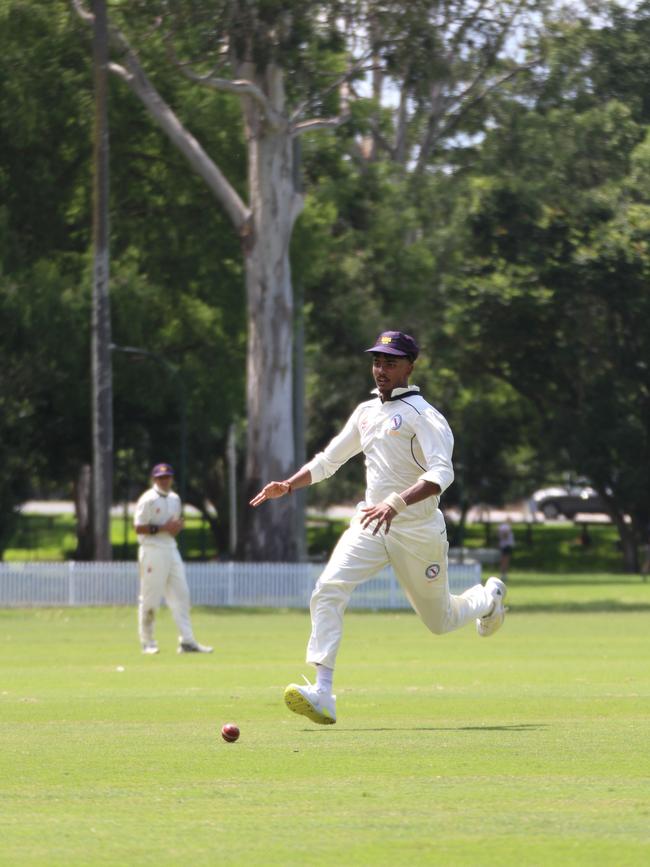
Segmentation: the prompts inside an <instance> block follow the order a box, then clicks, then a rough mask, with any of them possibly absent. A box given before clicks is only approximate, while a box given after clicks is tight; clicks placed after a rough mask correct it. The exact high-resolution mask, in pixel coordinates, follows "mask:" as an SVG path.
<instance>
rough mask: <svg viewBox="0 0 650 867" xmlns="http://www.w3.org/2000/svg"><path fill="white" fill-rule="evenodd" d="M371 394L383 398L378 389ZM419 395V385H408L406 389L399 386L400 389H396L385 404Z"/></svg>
mask: <svg viewBox="0 0 650 867" xmlns="http://www.w3.org/2000/svg"><path fill="white" fill-rule="evenodd" d="M370 393H371V394H376V395H377V396H378V397H381V392H380V391H379V389H378V388H373V390H372V391H371V392H370ZM419 393H420V389H419V387H418V386H417V385H407V386H406V388H405V387H404V386H399V388H394V389H393V390H392V391H391V393H390V397H387V398H386V400H384V403H386V401H388V400H399V399H400V398H402V397H409V396H410V395H412V394H419Z"/></svg>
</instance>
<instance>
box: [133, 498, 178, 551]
mask: <svg viewBox="0 0 650 867" xmlns="http://www.w3.org/2000/svg"><path fill="white" fill-rule="evenodd" d="M180 516H181V498H180V497H179V496H178V494H177V493H176V492H175V491H170V492H169V493H168V494H163V493H161V492H160V491H159V490H158V488H156V486H155V485H154V486H153V488H149V490H148V491H145V492H144V494H143V495H142V496H141V497H140V499H139V500H138V502H137V503H136V507H135V514H134V516H133V524H134V526H136V527H137V526H139V525H142V524H156V525H157V526H158V527H162V525H163V524H166V523H167V521H169V519H170V518H180ZM138 542H139V543H140V544H141V545H146V546H147V547H152V548H176V547H177V546H176V538H175V537H174V536H172V535H170V534H169V533H156V535H155V536H150V535H146V536H145V535H144V534H143V535H141V536H138Z"/></svg>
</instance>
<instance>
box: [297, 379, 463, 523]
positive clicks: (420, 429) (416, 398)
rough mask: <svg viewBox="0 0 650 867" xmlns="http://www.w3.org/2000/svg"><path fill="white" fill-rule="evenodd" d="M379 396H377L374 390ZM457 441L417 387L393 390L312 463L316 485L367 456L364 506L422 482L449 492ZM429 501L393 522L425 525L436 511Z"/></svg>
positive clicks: (362, 411) (357, 413) (361, 411)
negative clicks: (360, 455) (414, 521)
mask: <svg viewBox="0 0 650 867" xmlns="http://www.w3.org/2000/svg"><path fill="white" fill-rule="evenodd" d="M374 393H375V394H378V392H377V391H376V390H375V392H374ZM453 449H454V437H453V434H452V432H451V428H450V427H449V425H448V424H447V421H446V419H445V418H444V416H443V415H442V414H441V413H439V412H438V410H437V409H435V408H434V407H432V406H431V404H429V403H427V402H426V400H424V398H423V397H422V396H421V395H420V390H419V388H417V386H409V387H408V388H395V389H393V393H392V396H391V399H390V400H386V401H385V402H384V403H382V402H381V400H380V398H379V397H376V398H374V399H373V400H368V401H365V402H364V403H361V404H359V406H358V407H357V408H356V409H355V410H354V412H353V413H352V415H351V416H350V418H349V419H348V421H347V423H346V425H345V427H344V428H343V430H342V431H341V433H340V434H338V435H337V436H335V437H334V439H333V440H332V441H331V442H330V443H329V444H328V445H327V446H326V448H325V449H324V450H323V451H322V452H319V453H318V454H317V455H316V456H315V457H314V458H313V459H312V460H311V461H310V462H309V463H308V464H307V468H308V469H309V471H310V473H311V478H312V483H314V484H315V483H316V482H320V481H322V480H323V479H326V478H328V477H329V476H331V475H333V474H334V473H335V472H336V471H337V470H338V469H339V467H341V466H342V465H343V464H344V463H345V462H346V461H348V460H349V459H350V458H351V457H353V456H354V455H356V454H358V453H359V452H361V451H362V452H363V453H364V455H365V463H366V494H365V503H366V505H368V506H376V505H377V503H381V502H382V501H383V500H384V499H385V497H386V496H387V495H388V494H390V493H391V492H392V491H396V492H397V493H398V494H399V493H401V492H402V491H404V490H406V489H407V488H410V487H411V485H414V484H415V482H417V481H418V480H419V479H423V480H425V481H428V482H435V483H437V484H438V485H440V490H441V491H444V490H446V489H447V488H448V487H449V485H450V484H451V483H452V482H453V480H454V470H453V467H452V463H451V456H452V452H453ZM439 499H440V498H439V497H428V498H427V499H426V500H422V501H421V502H419V503H415V504H413V505H411V506H409V507H408V508H407V509H405V510H404V511H403V512H401V513H400V514H399V515H397V516H396V517H395V519H394V520H395V521H400V522H401V521H403V520H412V519H417V520H421V519H423V518H426V517H428V516H430V515H431V514H432V513H433V512H434V511H435V510H436V509H437V508H438V503H439Z"/></svg>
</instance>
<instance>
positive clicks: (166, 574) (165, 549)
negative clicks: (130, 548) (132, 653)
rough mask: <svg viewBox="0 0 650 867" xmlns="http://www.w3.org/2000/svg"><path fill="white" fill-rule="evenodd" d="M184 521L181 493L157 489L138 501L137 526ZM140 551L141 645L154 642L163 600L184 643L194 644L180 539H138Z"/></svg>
mask: <svg viewBox="0 0 650 867" xmlns="http://www.w3.org/2000/svg"><path fill="white" fill-rule="evenodd" d="M180 517H181V500H180V497H179V496H178V494H177V493H175V492H174V491H169V493H164V492H163V491H161V490H159V489H158V488H157V487H156V486H155V485H154V486H153V487H152V488H150V489H149V490H148V491H145V492H144V494H143V495H142V496H141V497H140V499H139V500H138V502H137V504H136V507H135V514H134V517H133V523H134V526H136V527H137V526H139V525H140V526H141V525H143V524H156V525H157V526H159V527H161V526H162V525H163V524H165V523H167V521H169V519H170V518H180ZM138 542H139V543H140V548H139V550H138V562H139V564H140V596H139V605H138V625H139V630H140V641H141V642H142V644H143V645H144V644H148V643H150V642H153V640H154V623H155V619H156V613H157V611H158V609H159V608H160V603H161V602H162V598H163V596H164V597H165V600H166V602H167V605H168V606H169V609H170V611H171V613H172V616H173V618H174V620H175V622H176V626H177V627H178V631H179V632H180V640H181V641H183V642H190V643H191V642H194V635H193V632H192V624H191V620H190V591H189V588H188V586H187V580H186V578H185V566H184V565H183V560H182V558H181V555H180V553H179V551H178V545H177V544H176V538H175V537H174V536H172V535H171V534H170V533H156V534H155V535H153V536H151V535H144V534H142V535H138Z"/></svg>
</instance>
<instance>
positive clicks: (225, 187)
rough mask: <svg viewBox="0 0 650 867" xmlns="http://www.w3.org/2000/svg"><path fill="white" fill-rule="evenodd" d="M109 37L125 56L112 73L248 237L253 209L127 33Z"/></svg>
mask: <svg viewBox="0 0 650 867" xmlns="http://www.w3.org/2000/svg"><path fill="white" fill-rule="evenodd" d="M72 5H73V7H74V9H75V11H76V12H77V13H78V14H79V16H80V17H81V18H82V20H84V21H85V22H86V23H87V24H90V25H92V24H93V23H94V20H95V19H94V16H93V15H91V14H90V13H89V12H88V11H87V10H86V9H85V7H84V6H83V3H82V2H81V0H72ZM109 38H110V41H111V44H112V45H113V46H114V47H115V48H117V49H118V50H119V51H120V52H121V53H122V54H123V55H124V57H123V61H124V62H123V65H121V64H117V63H110V64H109V69H110V71H111V72H113V73H114V74H115V75H117V76H119V77H120V78H121V79H122V80H123V81H125V82H126V84H128V86H129V87H130V88H131V90H132V91H133V92H134V93H135V94H136V95H137V96H138V97H139V98H140V100H141V101H142V102H143V104H144V105H145V107H146V109H147V111H148V112H149V114H150V115H151V117H152V118H153V119H154V120H155V122H156V123H157V124H158V126H159V127H160V128H161V129H162V130H163V132H164V133H165V134H166V135H167V137H168V138H169V139H170V140H171V141H172V143H173V144H174V145H175V146H176V147H177V148H178V150H180V152H181V153H182V154H183V156H184V157H185V158H186V159H187V161H188V162H189V164H190V165H191V167H192V168H193V169H194V171H195V172H197V174H199V175H200V176H201V177H202V178H203V180H204V181H205V182H206V184H207V185H208V188H209V189H210V190H211V191H212V193H213V194H214V196H215V197H216V199H217V200H218V201H219V203H220V204H221V205H222V206H223V208H224V210H225V211H226V213H227V214H228V216H229V217H230V219H231V221H232V223H233V225H234V227H235V229H236V230H237V231H238V233H239V234H240V235H241V236H242V237H247V235H248V234H249V223H250V218H251V211H250V208H249V207H248V206H247V205H246V204H245V203H244V202H243V201H242V199H241V198H240V196H239V194H238V193H237V191H236V190H235V188H234V187H233V186H232V185H231V184H230V182H229V181H228V179H227V178H226V177H225V176H224V175H223V174H222V172H221V171H220V169H219V168H218V166H217V165H216V164H215V163H214V161H213V160H212V159H211V158H210V157H209V156H208V155H207V154H206V152H205V151H204V150H203V148H202V147H201V145H200V144H199V143H198V141H197V140H196V139H195V138H194V136H193V135H192V133H191V132H189V130H187V129H186V128H185V127H184V126H183V124H182V123H181V121H180V120H179V118H178V117H177V115H176V114H175V113H174V112H173V111H172V109H171V108H170V106H169V105H167V103H166V102H165V101H164V99H163V98H162V97H161V96H160V94H159V93H158V91H157V90H156V89H155V87H154V86H153V84H152V83H151V81H150V80H149V79H148V77H147V75H146V74H145V72H144V70H143V69H142V67H141V65H140V62H139V60H138V58H137V56H136V54H135V52H134V51H133V50H132V48H131V46H130V45H129V43H128V41H127V39H126V37H125V36H124V34H123V33H121V31H119V30H118V29H117V28H115V27H112V26H111V27H109Z"/></svg>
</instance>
